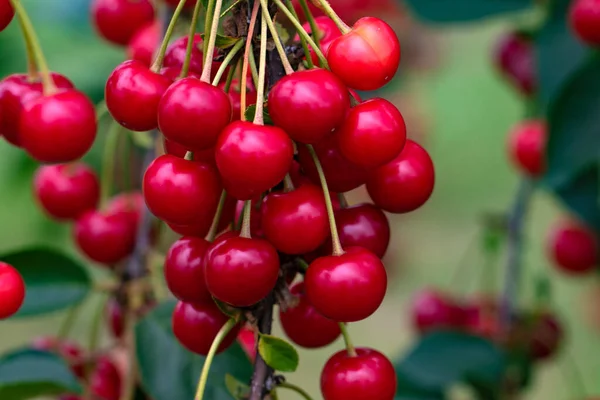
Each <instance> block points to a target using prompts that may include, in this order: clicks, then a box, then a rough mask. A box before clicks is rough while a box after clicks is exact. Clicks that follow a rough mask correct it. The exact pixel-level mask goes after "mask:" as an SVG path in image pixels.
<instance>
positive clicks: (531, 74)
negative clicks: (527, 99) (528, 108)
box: [495, 32, 537, 96]
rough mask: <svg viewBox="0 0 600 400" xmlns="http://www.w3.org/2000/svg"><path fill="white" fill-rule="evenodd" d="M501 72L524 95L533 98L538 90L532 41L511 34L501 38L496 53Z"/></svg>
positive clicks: (516, 34) (496, 60)
mask: <svg viewBox="0 0 600 400" xmlns="http://www.w3.org/2000/svg"><path fill="white" fill-rule="evenodd" d="M495 62H496V65H497V67H498V68H499V70H500V72H501V73H502V74H503V75H504V76H505V77H506V78H507V79H508V80H509V81H510V82H511V83H512V84H513V85H514V86H515V88H516V89H518V90H519V91H520V92H521V93H522V94H524V95H526V96H531V95H532V94H533V93H534V92H535V90H536V89H537V73H536V65H535V63H536V61H535V52H534V49H533V43H532V42H531V39H529V38H526V37H524V36H523V35H520V34H518V33H514V32H511V33H509V34H508V35H505V36H503V37H502V38H501V40H500V42H499V43H498V45H497V47H496V51H495Z"/></svg>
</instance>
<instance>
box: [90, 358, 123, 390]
mask: <svg viewBox="0 0 600 400" xmlns="http://www.w3.org/2000/svg"><path fill="white" fill-rule="evenodd" d="M89 385H90V391H91V392H92V393H93V394H94V396H95V398H98V399H99V400H119V399H120V398H121V390H122V379H121V374H120V373H119V370H118V369H117V367H116V366H115V364H114V363H113V361H112V360H111V359H109V358H108V357H107V356H102V357H100V358H99V359H98V361H97V362H96V367H95V368H94V371H93V372H92V375H91V376H90V382H89Z"/></svg>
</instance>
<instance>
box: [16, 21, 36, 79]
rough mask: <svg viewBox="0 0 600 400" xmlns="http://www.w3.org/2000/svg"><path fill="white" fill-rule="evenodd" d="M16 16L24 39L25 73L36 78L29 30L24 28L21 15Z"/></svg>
mask: <svg viewBox="0 0 600 400" xmlns="http://www.w3.org/2000/svg"><path fill="white" fill-rule="evenodd" d="M17 18H18V19H19V27H20V28H21V33H22V34H23V39H24V40H25V52H26V55H27V73H28V75H29V79H30V80H36V79H37V78H38V73H37V64H36V62H35V51H34V50H33V43H32V41H31V36H30V35H29V31H28V30H27V29H25V22H24V21H23V15H22V14H17Z"/></svg>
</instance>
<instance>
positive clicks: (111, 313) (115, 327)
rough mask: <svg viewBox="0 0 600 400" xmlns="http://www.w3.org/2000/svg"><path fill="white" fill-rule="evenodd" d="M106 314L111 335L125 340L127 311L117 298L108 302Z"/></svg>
mask: <svg viewBox="0 0 600 400" xmlns="http://www.w3.org/2000/svg"><path fill="white" fill-rule="evenodd" d="M105 314H106V320H107V321H108V327H109V329H110V333H111V334H112V335H113V337H115V338H117V339H121V338H123V335H124V334H125V311H124V310H123V306H122V305H121V303H119V301H118V300H117V299H116V298H114V297H113V298H110V299H109V300H108V302H107V303H106V309H105Z"/></svg>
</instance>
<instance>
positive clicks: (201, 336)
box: [172, 301, 240, 356]
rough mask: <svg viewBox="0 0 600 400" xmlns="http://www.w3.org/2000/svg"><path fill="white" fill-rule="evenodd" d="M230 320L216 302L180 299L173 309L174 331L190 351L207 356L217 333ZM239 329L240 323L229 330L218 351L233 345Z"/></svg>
mask: <svg viewBox="0 0 600 400" xmlns="http://www.w3.org/2000/svg"><path fill="white" fill-rule="evenodd" d="M228 320H229V317H227V316H226V315H225V314H223V313H222V312H221V310H219V308H218V307H217V306H216V305H215V303H214V302H207V303H201V304H189V303H184V302H181V301H180V302H179V303H177V306H176V307H175V311H173V317H172V326H173V333H174V334H175V337H176V338H177V340H178V341H179V343H181V344H182V345H183V346H184V347H186V348H187V349H188V350H189V351H191V352H194V353H196V354H200V355H203V356H205V355H207V354H208V351H209V350H210V346H211V344H212V342H213V340H214V339H215V337H216V336H217V333H219V331H220V330H221V328H222V327H223V325H225V324H226V323H227V321H228ZM239 330H240V327H239V325H238V326H236V328H234V329H232V330H231V332H229V334H228V335H227V336H226V337H225V339H224V340H223V342H222V343H221V345H220V346H219V349H218V350H217V352H218V353H220V352H222V351H225V350H226V349H227V348H228V347H229V346H231V344H232V343H233V341H234V340H235V338H236V336H237V334H238V332H239Z"/></svg>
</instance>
